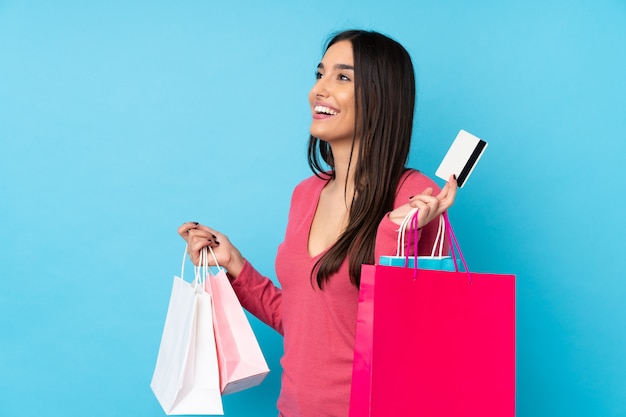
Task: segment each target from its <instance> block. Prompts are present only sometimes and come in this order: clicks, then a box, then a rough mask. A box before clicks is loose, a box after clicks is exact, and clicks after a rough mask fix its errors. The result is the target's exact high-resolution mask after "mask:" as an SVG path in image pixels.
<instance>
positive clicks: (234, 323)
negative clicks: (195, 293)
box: [205, 248, 269, 394]
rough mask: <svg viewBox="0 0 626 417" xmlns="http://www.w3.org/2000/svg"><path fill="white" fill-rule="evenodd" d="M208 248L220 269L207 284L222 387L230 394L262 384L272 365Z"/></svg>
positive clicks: (225, 392) (210, 277)
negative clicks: (211, 302) (269, 366)
mask: <svg viewBox="0 0 626 417" xmlns="http://www.w3.org/2000/svg"><path fill="white" fill-rule="evenodd" d="M209 250H210V252H211V256H212V257H213V259H214V262H215V264H216V265H217V267H216V268H217V271H218V272H217V273H216V274H210V275H209V277H208V279H207V281H206V284H205V285H207V290H208V291H209V292H210V293H211V295H212V297H213V313H214V314H213V325H214V328H215V342H216V345H217V356H218V361H219V368H220V387H221V391H222V394H231V393H234V392H239V391H242V390H245V389H248V388H251V387H254V386H257V385H259V384H260V383H261V382H263V380H264V379H265V377H266V376H267V374H268V373H269V368H268V366H267V362H266V361H265V357H264V356H263V352H262V351H261V347H260V346H259V343H258V341H257V339H256V337H255V335H254V332H253V330H252V326H250V322H249V321H248V318H247V317H246V314H245V313H244V311H243V308H242V307H241V304H240V303H239V299H238V298H237V296H236V295H235V291H234V290H233V287H232V286H231V284H230V282H229V281H228V277H227V276H226V273H225V272H224V270H223V269H222V268H221V267H220V266H219V264H218V263H217V259H216V258H215V254H214V253H213V250H212V249H211V248H209Z"/></svg>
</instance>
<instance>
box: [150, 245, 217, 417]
mask: <svg viewBox="0 0 626 417" xmlns="http://www.w3.org/2000/svg"><path fill="white" fill-rule="evenodd" d="M185 254H186V251H185ZM185 258H186V256H185V257H184V258H183V267H182V269H181V274H180V277H174V284H173V286H172V293H171V296H170V302H169V307H168V309H167V316H166V319H165V326H164V328H163V335H162V337H161V344H160V347H159V353H158V356H157V362H156V366H155V369H154V374H153V376H152V381H151V383H150V387H151V388H152V391H153V392H154V395H155V396H156V398H157V400H158V401H159V403H160V404H161V407H162V408H163V410H164V411H165V413H166V414H168V415H179V414H211V415H222V414H224V411H223V407H222V398H221V395H220V381H219V369H218V362H217V348H216V345H215V338H214V333H213V313H212V306H211V304H212V301H211V296H210V295H209V294H208V293H207V292H206V291H205V289H204V282H203V278H202V275H203V273H201V272H200V270H201V269H196V276H195V279H194V281H193V282H191V283H189V282H186V281H185V280H184V278H183V277H184V267H185ZM205 274H206V270H205V272H204V275H205Z"/></svg>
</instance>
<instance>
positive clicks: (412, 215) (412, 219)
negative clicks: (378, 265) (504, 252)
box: [399, 208, 472, 284]
mask: <svg viewBox="0 0 626 417" xmlns="http://www.w3.org/2000/svg"><path fill="white" fill-rule="evenodd" d="M418 212H419V210H418V209H417V208H415V209H413V210H411V211H410V212H409V214H407V216H406V217H405V218H404V220H403V221H402V225H401V226H400V227H401V234H402V239H403V241H404V230H405V229H406V228H407V226H408V224H409V223H410V228H411V231H412V232H413V245H414V247H415V250H414V253H413V258H414V261H413V262H414V264H413V265H414V271H415V274H414V278H416V277H417V269H418V266H417V262H418V250H417V246H418V244H419V230H418V228H417V226H418V219H417V215H418ZM442 220H443V225H444V226H443V227H444V230H445V231H446V232H447V233H448V240H449V244H450V251H451V256H452V261H453V262H454V270H455V271H456V272H459V266H458V264H457V260H456V256H454V252H455V250H456V252H457V253H458V254H459V257H460V258H461V262H462V263H463V267H464V268H465V272H467V277H468V281H469V283H470V284H471V283H472V274H471V273H470V270H469V268H468V267H467V262H465V257H464V256H463V251H461V246H460V245H459V241H458V240H457V238H456V235H455V234H454V230H452V225H451V224H450V219H449V218H448V212H447V211H446V212H444V213H443V214H442V215H441V217H440V220H439V222H440V224H439V227H440V228H439V230H438V231H437V238H436V240H435V243H436V242H437V241H438V240H439V239H441V242H443V236H440V231H441V222H442ZM441 244H443V243H441ZM402 252H403V253H404V247H403V248H402ZM433 252H434V247H433ZM440 253H441V252H440ZM399 256H404V259H405V264H404V265H405V268H406V267H408V264H409V254H408V252H407V253H406V255H399ZM431 256H432V255H431Z"/></svg>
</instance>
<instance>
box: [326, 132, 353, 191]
mask: <svg viewBox="0 0 626 417" xmlns="http://www.w3.org/2000/svg"><path fill="white" fill-rule="evenodd" d="M331 149H332V151H333V162H334V165H335V166H334V169H335V178H334V179H333V180H332V181H331V183H330V184H329V185H331V186H332V187H333V188H335V189H336V191H338V192H343V191H345V195H344V197H345V199H346V201H348V202H349V201H352V196H353V195H354V171H355V169H356V161H357V159H358V152H359V148H358V144H357V143H355V144H354V147H352V143H351V142H348V143H346V142H344V143H342V144H331Z"/></svg>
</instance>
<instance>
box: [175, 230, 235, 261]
mask: <svg viewBox="0 0 626 417" xmlns="http://www.w3.org/2000/svg"><path fill="white" fill-rule="evenodd" d="M178 234H179V235H180V236H181V237H182V238H183V239H185V241H186V242H187V252H188V253H189V257H190V258H191V261H192V262H193V263H194V264H195V265H197V264H198V261H199V258H200V251H201V250H202V249H203V248H206V247H211V248H214V249H216V248H218V247H219V245H220V241H219V237H218V236H222V237H223V236H224V235H221V234H220V233H218V232H217V231H216V230H213V229H211V228H209V227H207V226H204V225H201V224H199V223H197V222H186V223H183V224H182V225H181V226H180V227H179V228H178Z"/></svg>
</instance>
